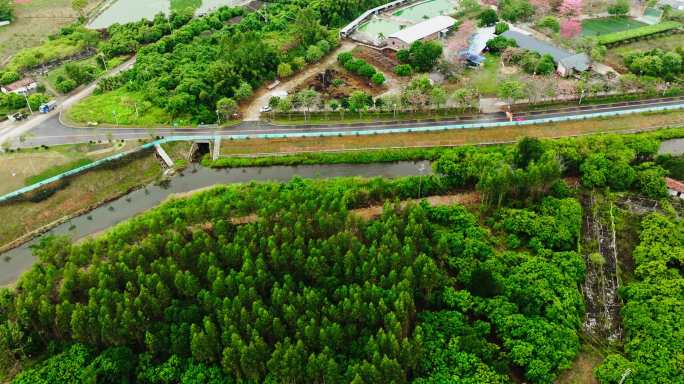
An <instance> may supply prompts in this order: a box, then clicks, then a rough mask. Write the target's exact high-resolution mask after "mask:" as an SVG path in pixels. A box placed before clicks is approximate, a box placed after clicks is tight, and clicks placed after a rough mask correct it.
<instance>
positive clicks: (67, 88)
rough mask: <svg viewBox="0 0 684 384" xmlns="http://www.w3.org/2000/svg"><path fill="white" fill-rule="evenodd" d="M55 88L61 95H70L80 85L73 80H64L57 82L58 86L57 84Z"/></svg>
mask: <svg viewBox="0 0 684 384" xmlns="http://www.w3.org/2000/svg"><path fill="white" fill-rule="evenodd" d="M55 87H56V88H57V90H58V91H60V92H61V93H69V92H71V91H73V90H74V89H76V87H78V84H76V82H75V81H74V80H72V79H64V80H62V81H60V82H57V84H55Z"/></svg>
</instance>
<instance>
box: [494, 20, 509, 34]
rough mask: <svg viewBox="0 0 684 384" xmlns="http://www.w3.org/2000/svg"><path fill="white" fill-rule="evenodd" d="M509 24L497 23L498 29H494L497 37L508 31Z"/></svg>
mask: <svg viewBox="0 0 684 384" xmlns="http://www.w3.org/2000/svg"><path fill="white" fill-rule="evenodd" d="M508 29H509V28H508V24H506V23H504V22H501V23H496V27H494V33H495V34H497V35H500V34H502V33H504V32H506V31H508Z"/></svg>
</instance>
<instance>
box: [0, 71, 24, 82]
mask: <svg viewBox="0 0 684 384" xmlns="http://www.w3.org/2000/svg"><path fill="white" fill-rule="evenodd" d="M19 79H21V76H19V74H18V73H17V72H15V71H5V72H3V73H2V75H0V84H2V85H7V84H10V83H14V82H15V81H17V80H19Z"/></svg>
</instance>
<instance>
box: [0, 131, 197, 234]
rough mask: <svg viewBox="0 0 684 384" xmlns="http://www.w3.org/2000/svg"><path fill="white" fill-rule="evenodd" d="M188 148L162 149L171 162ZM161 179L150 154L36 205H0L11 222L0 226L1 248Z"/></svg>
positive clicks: (78, 180)
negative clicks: (171, 159) (64, 218)
mask: <svg viewBox="0 0 684 384" xmlns="http://www.w3.org/2000/svg"><path fill="white" fill-rule="evenodd" d="M136 144H137V143H131V145H136ZM189 147H190V144H189V143H185V142H182V143H172V144H170V145H166V146H165V149H166V151H167V152H168V153H169V156H171V158H173V159H180V158H182V157H184V156H185V155H186V153H187V150H188V149H189ZM0 169H3V168H2V167H0ZM161 175H162V169H161V166H160V165H159V162H158V161H157V160H156V159H155V157H154V155H153V154H152V152H149V153H147V154H146V155H143V156H141V157H138V158H135V159H131V160H129V161H127V162H125V163H122V164H120V165H118V166H115V167H100V168H96V169H94V170H92V171H88V172H86V173H84V174H81V175H79V176H76V177H73V178H71V179H70V183H69V184H68V185H67V186H66V187H64V188H63V189H61V190H59V191H57V192H56V193H55V194H54V195H52V196H50V197H49V198H47V199H45V200H43V201H40V202H38V203H32V202H26V201H24V202H14V203H9V204H3V205H0V217H11V218H13V219H12V220H8V221H6V222H5V223H4V224H3V225H2V226H0V245H4V244H8V243H9V242H11V241H13V240H15V239H17V238H19V237H21V236H23V235H25V234H27V233H30V232H32V231H35V230H37V229H39V228H41V227H43V226H45V225H48V224H51V223H54V222H55V221H57V220H59V219H61V218H63V217H65V216H71V215H74V214H76V213H78V212H81V211H82V210H83V209H86V208H88V207H93V206H96V205H99V204H101V203H102V202H104V201H107V200H110V199H113V198H116V197H118V196H121V195H122V194H124V193H126V192H127V191H129V190H130V189H132V188H136V187H141V186H144V185H147V184H149V183H151V182H153V181H155V180H157V179H158V178H159V177H161ZM0 178H2V176H1V175H0ZM3 180H4V179H3Z"/></svg>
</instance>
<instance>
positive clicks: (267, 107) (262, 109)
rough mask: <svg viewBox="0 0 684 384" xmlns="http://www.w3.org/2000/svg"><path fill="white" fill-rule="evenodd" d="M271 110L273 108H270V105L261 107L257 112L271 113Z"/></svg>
mask: <svg viewBox="0 0 684 384" xmlns="http://www.w3.org/2000/svg"><path fill="white" fill-rule="evenodd" d="M272 110H273V108H271V106H270V105H264V106H263V107H261V109H260V110H259V112H261V113H266V112H271V111H272Z"/></svg>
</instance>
